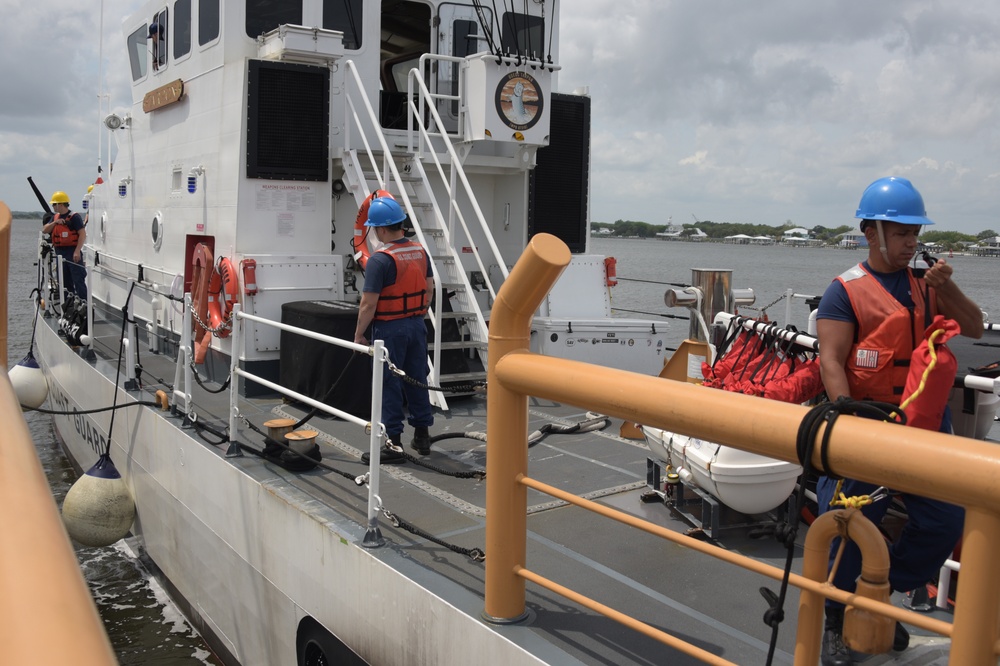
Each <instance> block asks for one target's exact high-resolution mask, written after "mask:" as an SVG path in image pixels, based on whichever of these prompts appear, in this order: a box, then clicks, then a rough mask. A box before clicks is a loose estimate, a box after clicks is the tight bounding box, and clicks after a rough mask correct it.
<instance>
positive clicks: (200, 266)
mask: <svg viewBox="0 0 1000 666" xmlns="http://www.w3.org/2000/svg"><path fill="white" fill-rule="evenodd" d="M213 266H214V264H213V261H212V251H211V250H210V249H209V248H208V246H207V245H205V244H204V243H198V244H197V245H195V246H194V252H192V253H191V310H192V313H193V314H194V316H193V317H192V320H193V321H192V322H191V324H192V326H191V328H192V332H193V333H194V362H195V363H197V364H201V363H204V362H205V352H206V351H208V345H209V343H210V342H211V341H212V336H210V335H209V334H208V328H206V327H205V326H204V322H207V321H208V289H209V283H210V282H211V277H212V274H213V273H214V268H213Z"/></svg>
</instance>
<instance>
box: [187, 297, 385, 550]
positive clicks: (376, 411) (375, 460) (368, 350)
mask: <svg viewBox="0 0 1000 666" xmlns="http://www.w3.org/2000/svg"><path fill="white" fill-rule="evenodd" d="M190 300H191V298H190V294H187V295H185V317H184V319H185V327H184V329H183V331H182V334H181V345H180V350H179V352H178V355H177V374H176V377H177V378H179V377H181V373H182V372H183V373H184V375H183V376H184V377H185V387H186V390H184V391H181V392H180V393H178V391H177V390H176V389H175V393H174V395H175V398H176V397H178V396H180V397H181V398H182V399H184V401H185V410H184V413H185V415H186V416H188V417H190V418H196V415H195V414H193V413H192V412H191V410H190V408H189V406H190V404H191V403H190V397H191V396H190V389H191V383H190V381H191V378H192V371H191V362H190V358H191V354H192V353H193V352H192V349H193V342H192V335H191V327H190V325H189V324H190V319H191V318H190V314H188V313H189V312H190V311H191V308H190ZM243 320H248V321H253V322H255V323H257V324H262V325H264V326H271V327H274V328H277V329H279V330H281V331H286V332H288V333H294V334H296V335H302V336H304V337H307V338H311V339H313V340H318V341H320V342H324V343H327V344H331V345H335V346H337V347H341V348H344V349H349V350H351V351H353V352H359V353H361V354H365V355H366V356H371V357H372V358H373V360H374V363H372V395H371V420H370V421H366V420H364V419H362V418H358V417H357V416H354V415H353V414H350V413H348V412H345V411H343V410H340V409H337V408H336V407H331V406H330V405H327V404H325V403H322V402H320V401H319V400H315V399H313V398H311V397H309V396H307V395H303V394H302V393H298V392H297V391H293V390H291V389H288V388H285V387H284V386H281V385H280V384H277V383H275V382H272V381H270V380H268V379H265V378H264V377H261V376H259V375H256V374H253V373H251V372H247V371H246V370H244V369H242V368H241V367H240V362H241V361H245V360H246V359H245V354H243V353H242V351H241V350H243V337H244V326H243ZM231 340H232V353H231V355H230V366H229V440H230V448H229V450H228V451H227V452H226V456H227V457H234V456H239V455H242V453H241V452H240V449H239V444H238V443H237V442H238V441H239V439H240V437H239V435H240V418H241V414H240V408H239V380H240V378H241V377H242V378H243V379H245V380H249V381H252V382H255V383H257V384H259V385H261V386H264V387H266V388H268V389H270V390H272V391H275V392H277V393H280V394H281V395H283V396H286V397H288V398H291V399H293V400H297V401H298V402H301V403H303V404H305V405H309V406H310V407H314V408H315V409H318V410H320V411H322V412H324V413H326V414H329V415H330V416H335V417H337V418H339V419H343V420H344V421H347V422H348V423H353V424H354V425H356V426H358V427H360V428H362V429H363V430H364V431H365V432H366V433H367V434H368V435H369V438H368V446H369V455H370V456H371V459H370V469H369V472H368V473H367V474H364V475H362V476H360V477H358V483H359V485H360V484H361V483H367V484H368V533H367V534H366V536H365V539H364V541H363V545H364V546H366V547H377V546H381V545H382V544H383V540H382V537H381V534H380V532H379V528H378V514H379V512H380V511H381V510H382V499H381V497H380V496H379V464H380V458H381V451H382V441H383V439H384V438H385V435H386V432H385V425H384V424H383V423H382V378H383V374H382V373H383V371H384V368H385V363H386V362H388V361H389V356H388V352H387V350H386V348H385V345H384V343H383V342H382V340H373V341H372V345H371V346H370V347H366V346H364V345H359V344H355V343H354V342H348V341H347V340H341V339H340V338H334V337H331V336H329V335H323V334H322V333H316V332H315V331H309V330H306V329H304V328H298V327H296V326H289V325H288V324H283V323H281V322H277V321H274V320H271V319H265V318H264V317H258V316H256V315H251V314H247V313H245V312H243V311H241V309H240V304H239V303H236V304H235V305H234V306H233V311H232V337H231ZM182 366H183V369H182ZM174 385H175V387H176V386H177V385H178V379H175V383H174ZM279 443H280V442H279Z"/></svg>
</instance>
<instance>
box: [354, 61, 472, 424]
mask: <svg viewBox="0 0 1000 666" xmlns="http://www.w3.org/2000/svg"><path fill="white" fill-rule="evenodd" d="M345 71H346V72H349V73H350V76H345V77H344V93H345V94H344V97H345V98H346V100H347V104H348V106H349V107H350V110H351V114H350V115H351V117H352V118H353V119H354V123H355V124H356V125H357V127H358V129H359V131H360V134H361V138H362V142H363V143H364V146H365V153H366V156H367V157H368V159H369V161H370V162H371V164H372V166H373V167H376V166H377V165H378V160H376V158H375V153H374V151H373V150H372V147H371V143H369V141H368V135H367V133H366V132H364V131H363V130H362V123H361V117H360V116H359V115H358V110H357V107H356V106H355V104H354V98H353V96H352V95H351V90H350V88H349V87H348V85H347V84H348V83H349V82H350V81H351V80H352V79H353V81H354V84H355V86H356V89H357V91H358V96H359V98H360V100H361V102H362V104H363V105H364V110H365V115H366V116H367V118H368V122H369V123H370V124H371V127H372V128H373V134H374V136H375V138H376V139H377V140H378V144H379V147H380V148H381V149H382V168H383V170H384V172H385V173H384V174H381V175H380V174H379V172H378V169H377V168H376V171H375V177H376V179H377V180H378V183H379V187H380V188H381V189H388V188H387V187H386V181H388V180H390V177H389V176H390V174H391V180H392V182H393V183H394V184H395V185H396V186H397V190H398V192H399V196H400V199H401V200H402V204H403V207H404V208H405V209H406V214H407V215H409V217H410V220H411V221H412V222H413V230H414V232H416V235H417V240H418V241H419V242H420V244H421V245H423V246H424V248H427V247H428V244H427V241H426V239H425V238H424V233H423V229H422V228H421V226H420V221H419V220H418V219H417V216H416V213H415V212H414V210H413V204H412V202H411V201H410V197H409V195H408V194H407V193H406V188H404V187H403V179H402V177H401V176H400V175H399V168H398V167H397V166H396V162H395V160H394V159H393V157H392V151H391V150H390V148H389V143H388V141H386V138H385V133H384V132H383V131H382V127H381V125H380V124H379V121H378V116H377V115H376V114H375V110H374V108H373V107H372V104H371V100H369V99H368V95H367V93H366V92H365V87H364V84H363V83H362V81H361V75H360V73H359V72H358V68H357V65H355V63H354V61H353V60H348V61H346V63H345ZM344 124H345V128H344V134H345V144H344V145H347V146H350V145H351V141H350V128H351V123H349V122H345V123H344ZM362 187H366V186H365V185H364V181H363V180H362ZM428 189H430V188H429V187H428ZM367 194H368V192H367V191H366V192H365V195H366V196H367ZM449 247H450V245H449ZM449 251H451V252H453V250H449ZM430 264H431V272H432V274H433V276H434V299H435V300H434V302H435V303H436V304H440V303H441V302H442V301H441V299H442V289H441V274H440V272H439V271H438V267H437V265H436V264H435V263H434V261H433V260H432V261H431V262H430ZM459 276H460V277H461V278H462V279H463V281H464V282H465V283H466V284H465V286H466V288H467V289H468V290H469V291H470V292H471V286H470V285H468V280H467V279H466V278H465V275H464V273H461V272H459ZM473 303H474V299H473ZM442 310H443V308H441V307H436V308H428V309H427V315H428V317H429V318H430V320H431V324H432V326H433V327H434V341H435V344H434V349H433V351H432V352H431V362H430V373H429V375H428V381H429V383H430V384H432V385H434V386H439V385H440V383H441V375H440V368H441V328H442V317H441V312H442ZM477 316H478V318H479V322H480V323H482V322H483V316H482V312H478V308H477ZM432 397H433V398H435V400H436V402H437V403H438V404H440V405H442V406H444V405H445V404H446V403H445V401H444V396H443V395H442V394H441V393H440V392H439V391H433V392H432Z"/></svg>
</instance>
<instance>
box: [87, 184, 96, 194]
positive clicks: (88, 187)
mask: <svg viewBox="0 0 1000 666" xmlns="http://www.w3.org/2000/svg"><path fill="white" fill-rule="evenodd" d="M93 191H94V186H93V185H88V186H87V194H90V193H91V192H93Z"/></svg>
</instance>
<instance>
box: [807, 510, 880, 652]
mask: <svg viewBox="0 0 1000 666" xmlns="http://www.w3.org/2000/svg"><path fill="white" fill-rule="evenodd" d="M843 536H847V537H849V538H850V539H851V540H852V541H854V542H855V543H856V544H857V545H858V548H859V549H860V550H861V580H864V581H866V582H867V583H868V584H870V585H879V586H883V587H884V592H885V599H878V600H880V601H888V594H889V551H888V549H887V548H886V545H885V538H884V537H883V536H882V534H881V533H880V532H879V531H878V528H876V527H875V525H874V524H872V522H871V521H870V520H868V519H867V518H865V515H864V514H863V513H861V511H859V510H858V509H838V510H836V511H827V512H826V513H824V514H822V515H821V516H820V517H819V518H817V519H816V521H815V522H814V523H813V524H812V525H810V526H809V532H808V533H807V534H806V541H805V544H804V545H803V553H802V576H803V577H804V578H808V579H810V580H814V581H817V582H823V581H826V580H827V569H828V567H829V561H830V544H832V543H833V540H834V539H835V538H837V537H843ZM827 587H830V588H832V587H833V586H832V585H830V584H827ZM869 598H872V597H869ZM825 599H826V598H825V597H824V596H823V595H822V594H819V593H817V592H814V591H812V590H808V589H803V590H802V592H801V593H800V595H799V620H798V628H797V630H796V639H795V645H796V649H795V664H796V666H804V665H806V664H815V663H816V662H817V661H818V660H819V650H820V643H821V637H822V633H823V612H824V605H825ZM890 630H891V625H890ZM845 634H846V632H845ZM889 636H890V637H891V633H890V634H889ZM887 647H888V646H887Z"/></svg>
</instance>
